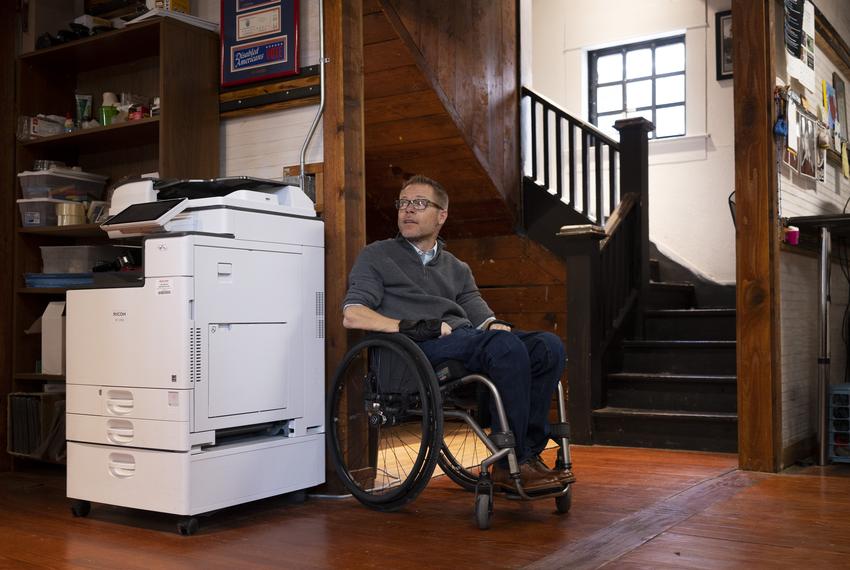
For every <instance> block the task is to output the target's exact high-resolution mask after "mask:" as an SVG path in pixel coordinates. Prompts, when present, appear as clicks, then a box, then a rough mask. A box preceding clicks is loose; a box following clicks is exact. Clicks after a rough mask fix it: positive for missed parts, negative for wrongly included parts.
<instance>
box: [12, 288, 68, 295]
mask: <svg viewBox="0 0 850 570" xmlns="http://www.w3.org/2000/svg"><path fill="white" fill-rule="evenodd" d="M67 291H68V287H18V288H17V289H16V292H17V293H19V294H21V295H64V294H65V293H66V292H67Z"/></svg>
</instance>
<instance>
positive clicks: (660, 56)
mask: <svg viewBox="0 0 850 570" xmlns="http://www.w3.org/2000/svg"><path fill="white" fill-rule="evenodd" d="M684 70H685V44H670V45H666V46H661V47H660V48H656V50H655V73H657V74H659V75H660V74H662V73H672V72H674V71H684Z"/></svg>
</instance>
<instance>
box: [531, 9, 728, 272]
mask: <svg viewBox="0 0 850 570" xmlns="http://www.w3.org/2000/svg"><path fill="white" fill-rule="evenodd" d="M532 2H533V4H532V5H533V11H532V18H531V28H532V29H531V30H530V31H526V30H524V31H523V32H524V33H525V34H529V33H530V34H531V36H532V37H533V38H534V39H533V41H532V49H533V71H532V77H531V84H530V87H531V88H532V89H534V90H535V91H538V92H539V93H541V94H542V95H544V96H546V97H548V98H549V99H552V100H553V101H555V102H557V103H559V104H560V105H562V106H563V107H564V109H565V110H567V111H568V112H570V113H571V114H574V115H577V116H580V117H583V118H585V119H586V118H587V108H588V103H587V52H588V51H589V50H592V49H598V48H601V47H605V46H609V45H617V44H621V43H629V42H633V41H640V40H642V39H646V38H649V37H654V36H657V35H662V34H669V33H674V32H682V31H684V32H685V36H686V39H685V41H686V51H687V72H686V77H687V92H686V105H687V136H685V137H682V138H678V139H667V140H659V141H652V142H651V143H650V170H649V181H650V193H649V202H650V209H649V212H650V213H649V215H650V239H652V241H653V242H655V244H656V245H657V246H658V247H659V249H660V250H661V251H662V252H663V253H665V254H666V255H667V256H668V257H670V258H672V259H674V260H676V261H678V262H680V263H682V264H683V265H686V266H687V267H689V268H691V269H692V270H694V271H696V272H697V273H700V274H702V275H704V276H705V277H707V278H709V279H711V280H713V281H716V282H721V283H734V281H735V230H734V226H733V224H732V219H731V216H730V214H729V209H728V206H727V197H728V195H729V193H730V192H731V191H732V187H733V184H734V152H733V149H734V146H733V145H734V137H733V134H734V125H733V112H732V106H733V102H732V81H731V80H726V81H721V82H718V81H716V79H715V63H714V61H715V60H714V51H715V50H714V14H715V12H717V11H722V10H727V9H729V7H730V5H731V0H643V1H641V2H633V1H631V0H572V1H570V2H563V1H560V0H532ZM600 22H604V25H600Z"/></svg>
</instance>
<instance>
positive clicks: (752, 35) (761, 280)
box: [732, 0, 782, 472]
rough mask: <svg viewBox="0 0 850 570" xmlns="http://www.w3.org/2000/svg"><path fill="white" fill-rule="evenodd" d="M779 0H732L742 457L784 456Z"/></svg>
mask: <svg viewBox="0 0 850 570" xmlns="http://www.w3.org/2000/svg"><path fill="white" fill-rule="evenodd" d="M775 10H776V2H775V1H774V0H733V2H732V17H733V28H734V29H736V30H746V31H747V33H742V34H735V36H734V39H733V41H734V69H735V85H734V108H735V191H736V194H735V197H736V209H737V215H736V219H737V232H736V240H735V242H736V247H735V249H736V254H737V265H736V271H737V316H738V318H737V325H736V326H737V334H736V337H737V375H738V462H739V465H740V467H741V468H742V469H748V470H752V471H768V472H775V471H777V470H778V469H779V467H780V461H781V443H782V433H781V418H782V409H781V406H782V400H781V367H780V362H781V360H780V340H781V339H780V336H779V335H780V327H779V222H778V218H777V192H776V190H777V188H776V161H775V159H774V157H775V152H774V142H773V117H774V109H773V85H774V78H775V76H776V73H775V60H776V58H775V53H774V44H773V30H774V26H776V16H775Z"/></svg>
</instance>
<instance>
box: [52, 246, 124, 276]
mask: <svg viewBox="0 0 850 570" xmlns="http://www.w3.org/2000/svg"><path fill="white" fill-rule="evenodd" d="M120 254H121V249H120V248H117V247H113V246H111V245H59V246H42V247H41V261H42V264H43V266H44V269H43V271H44V273H90V272H91V270H92V268H93V267H94V266H95V265H97V264H98V263H101V262H113V261H115V259H116V258H117V257H118V256H119V255H120Z"/></svg>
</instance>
